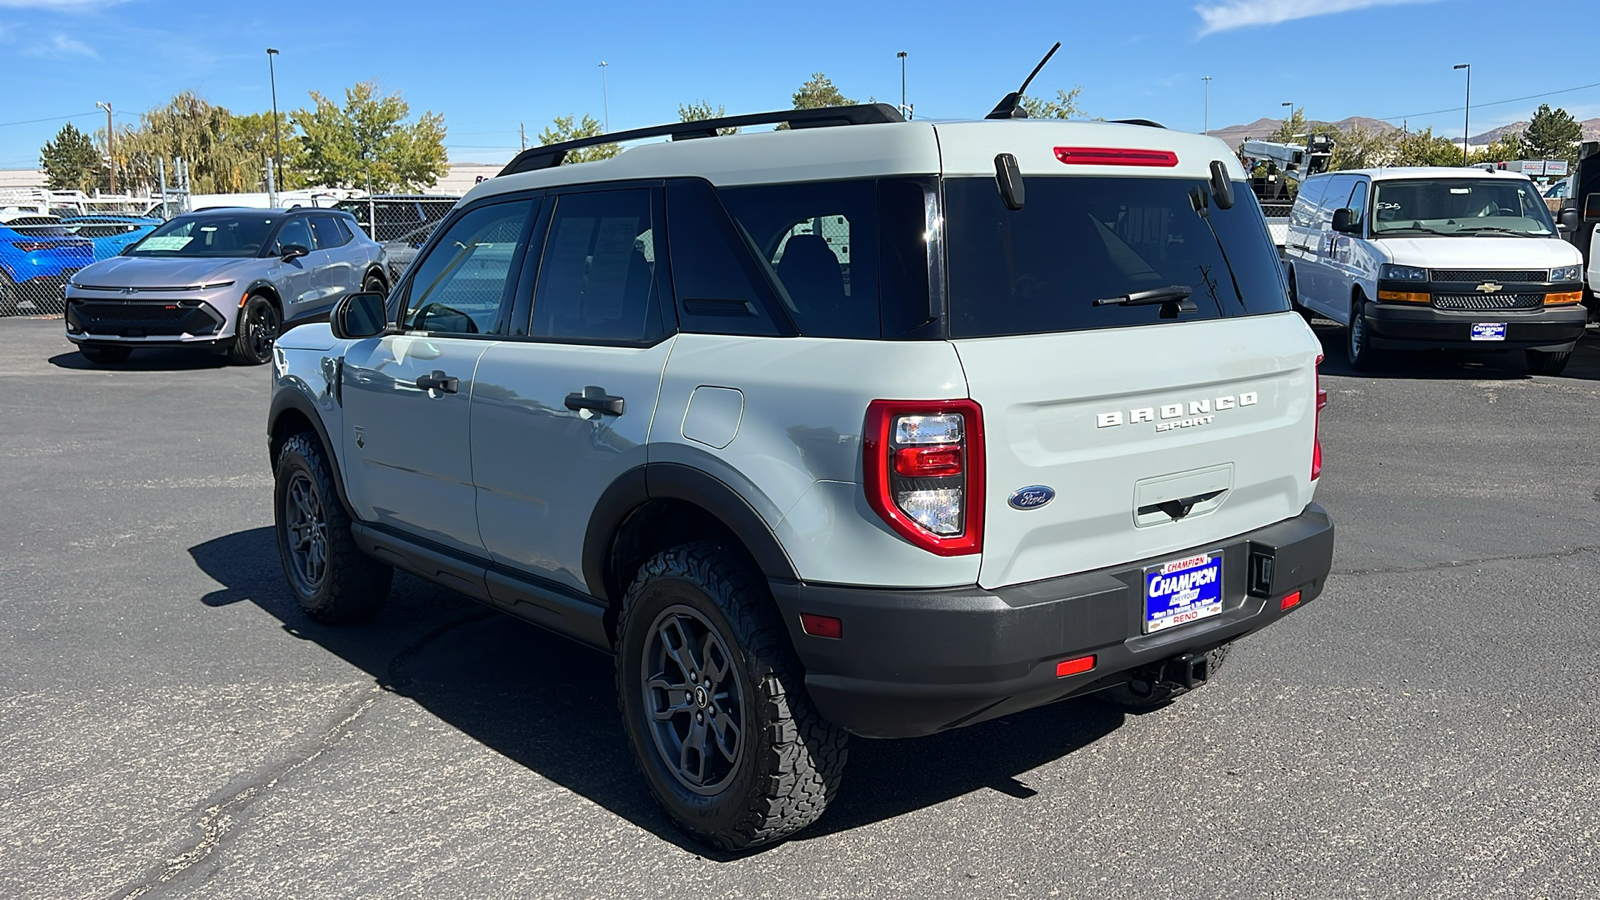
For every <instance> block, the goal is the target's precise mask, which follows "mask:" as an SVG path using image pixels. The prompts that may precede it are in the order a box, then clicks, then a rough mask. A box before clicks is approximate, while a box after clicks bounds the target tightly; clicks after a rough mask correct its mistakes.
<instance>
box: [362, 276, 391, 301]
mask: <svg viewBox="0 0 1600 900" xmlns="http://www.w3.org/2000/svg"><path fill="white" fill-rule="evenodd" d="M361 292H362V293H364V294H382V295H383V296H385V297H387V296H389V286H388V285H387V284H385V283H384V281H383V277H382V276H381V275H379V274H377V273H376V272H374V273H372V274H371V275H368V276H367V280H366V281H365V282H363V283H362V284H361Z"/></svg>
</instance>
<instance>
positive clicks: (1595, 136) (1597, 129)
mask: <svg viewBox="0 0 1600 900" xmlns="http://www.w3.org/2000/svg"><path fill="white" fill-rule="evenodd" d="M1578 124H1579V125H1582V126H1583V139H1584V140H1586V141H1600V119H1584V120H1582V121H1580V122H1579V123H1578ZM1527 128H1528V123H1527V122H1512V123H1511V124H1510V125H1501V126H1500V127H1499V128H1491V129H1489V130H1488V131H1485V132H1484V133H1483V134H1475V135H1473V136H1472V144H1473V145H1474V146H1478V145H1481V144H1492V143H1494V142H1495V141H1496V140H1498V139H1499V138H1500V136H1501V135H1504V134H1510V133H1511V132H1514V131H1526V130H1527Z"/></svg>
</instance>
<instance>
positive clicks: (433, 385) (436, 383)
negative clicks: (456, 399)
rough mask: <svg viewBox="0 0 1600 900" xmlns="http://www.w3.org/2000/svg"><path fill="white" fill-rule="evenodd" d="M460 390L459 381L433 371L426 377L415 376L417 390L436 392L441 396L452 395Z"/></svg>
mask: <svg viewBox="0 0 1600 900" xmlns="http://www.w3.org/2000/svg"><path fill="white" fill-rule="evenodd" d="M460 389H461V379H459V378H451V377H450V376H449V375H446V374H445V373H443V372H441V371H439V370H438V369H434V370H433V371H432V372H429V373H428V374H426V375H418V376H417V390H419V391H438V392H439V393H441V394H454V393H455V392H456V391H458V390H460Z"/></svg>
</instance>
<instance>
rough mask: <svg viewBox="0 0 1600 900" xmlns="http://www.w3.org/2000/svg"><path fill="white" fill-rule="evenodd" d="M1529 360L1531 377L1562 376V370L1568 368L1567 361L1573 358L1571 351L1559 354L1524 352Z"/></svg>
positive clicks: (1541, 351)
mask: <svg viewBox="0 0 1600 900" xmlns="http://www.w3.org/2000/svg"><path fill="white" fill-rule="evenodd" d="M1524 353H1525V355H1526V356H1527V358H1528V374H1529V375H1560V374H1561V370H1563V369H1565V368H1566V367H1567V360H1570V359H1571V358H1572V351H1571V350H1563V351H1561V352H1559V353H1549V352H1547V351H1544V350H1527V351H1524Z"/></svg>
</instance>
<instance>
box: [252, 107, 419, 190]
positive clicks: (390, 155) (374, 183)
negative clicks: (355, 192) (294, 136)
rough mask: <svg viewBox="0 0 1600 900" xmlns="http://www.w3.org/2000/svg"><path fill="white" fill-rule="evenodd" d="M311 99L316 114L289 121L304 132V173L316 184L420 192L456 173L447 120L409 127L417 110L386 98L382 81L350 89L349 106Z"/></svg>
mask: <svg viewBox="0 0 1600 900" xmlns="http://www.w3.org/2000/svg"><path fill="white" fill-rule="evenodd" d="M311 99H312V101H313V102H314V103H315V104H316V108H315V109H301V110H297V111H295V112H294V113H292V114H291V115H290V117H289V118H290V121H292V122H293V123H294V124H295V126H296V127H298V128H299V129H300V132H301V135H302V137H301V141H302V147H303V149H304V157H303V159H304V163H303V166H304V174H305V177H306V178H307V179H309V180H310V181H311V183H314V184H322V185H327V186H329V187H350V188H365V187H368V186H369V185H370V187H371V189H372V190H373V191H375V192H376V191H393V190H418V189H420V188H424V187H427V186H428V185H431V184H433V183H434V182H436V181H438V180H439V179H440V178H442V177H444V175H445V174H446V173H447V172H449V171H450V165H449V161H448V158H447V156H446V153H445V149H444V136H445V127H444V117H443V116H441V115H439V114H437V113H432V112H424V113H423V114H422V115H421V116H419V117H418V118H417V120H416V121H414V122H411V123H409V124H408V123H407V122H406V117H407V116H409V115H410V114H411V106H410V105H409V104H408V103H406V102H405V101H404V100H402V99H401V98H400V94H399V93H398V92H396V93H393V94H388V95H385V94H384V93H382V92H381V91H379V90H378V86H377V83H376V82H371V81H363V82H360V83H358V84H356V85H355V86H354V87H350V88H345V92H344V99H345V102H344V105H343V106H340V105H339V103H338V102H337V101H334V100H330V99H329V98H327V97H325V96H323V95H322V94H319V93H317V92H316V91H312V92H311ZM270 130H271V129H270V126H268V132H269V134H270ZM285 167H286V168H287V161H286V165H285Z"/></svg>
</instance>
